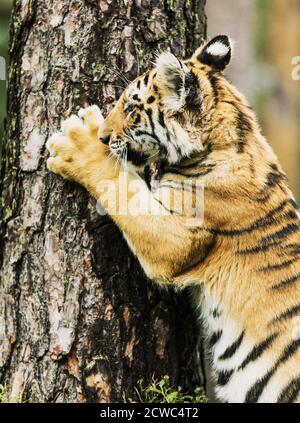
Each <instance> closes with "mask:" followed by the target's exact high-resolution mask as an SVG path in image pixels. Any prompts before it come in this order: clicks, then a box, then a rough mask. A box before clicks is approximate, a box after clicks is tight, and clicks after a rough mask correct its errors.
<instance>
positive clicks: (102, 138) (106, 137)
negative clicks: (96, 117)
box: [100, 135, 110, 145]
mask: <svg viewBox="0 0 300 423" xmlns="http://www.w3.org/2000/svg"><path fill="white" fill-rule="evenodd" d="M100 140H101V141H102V142H103V144H105V145H108V144H109V141H110V135H106V136H104V137H101V138H100Z"/></svg>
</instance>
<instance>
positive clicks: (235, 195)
mask: <svg viewBox="0 0 300 423" xmlns="http://www.w3.org/2000/svg"><path fill="white" fill-rule="evenodd" d="M231 48H232V47H231V43H230V40H229V39H228V37H226V36H219V37H216V38H214V39H213V40H211V41H210V42H209V43H207V44H206V45H205V46H203V47H200V48H199V49H198V50H197V51H196V52H195V54H194V55H193V56H192V58H191V59H189V60H185V61H180V60H178V59H177V58H176V57H175V56H173V55H172V54H171V53H163V54H162V55H161V56H160V57H159V58H158V60H157V63H156V66H155V67H154V68H153V69H151V70H149V71H148V72H146V73H145V74H144V75H142V76H141V77H139V78H137V79H136V80H135V81H133V82H132V83H131V84H130V85H129V86H128V87H127V88H126V89H125V91H124V93H123V94H122V96H121V98H120V99H119V100H118V102H117V104H116V106H115V108H114V109H113V110H112V112H111V113H110V114H109V115H108V117H107V118H106V119H105V120H104V119H103V118H102V115H101V113H100V111H99V109H98V108H97V107H95V106H92V107H90V108H87V109H85V110H84V111H82V112H81V115H80V117H76V116H73V117H71V118H70V119H68V120H67V121H66V122H65V123H64V125H63V132H64V134H59V135H55V136H53V137H51V138H50V140H49V141H48V143H47V147H48V149H49V151H50V153H51V155H52V157H50V158H49V159H48V162H47V165H48V168H49V169H50V170H52V171H53V172H55V173H57V174H59V175H61V176H63V177H65V178H69V179H73V180H75V181H77V182H78V183H80V184H82V185H83V186H85V187H86V188H87V189H88V190H89V192H90V193H91V194H92V195H93V196H94V197H95V198H97V199H98V200H100V201H101V203H102V205H103V207H104V208H106V210H107V212H108V213H109V214H110V215H111V216H112V218H113V219H114V220H115V222H116V224H117V225H118V226H119V228H120V229H121V230H122V232H123V233H124V236H125V238H126V239H127V241H128V243H129V245H130V247H131V248H132V250H133V251H134V253H135V254H136V256H137V257H138V259H139V261H140V263H141V265H142V266H143V268H144V270H145V272H146V273H147V275H148V276H149V277H150V278H152V279H154V280H156V281H158V282H159V283H161V284H165V283H168V284H173V285H174V286H176V287H180V288H181V287H184V286H187V285H199V284H201V285H202V286H203V299H202V301H201V304H200V299H199V307H200V309H201V313H202V316H203V319H204V321H205V324H206V326H207V344H208V347H209V349H210V351H211V357H212V365H213V369H214V375H215V380H216V393H217V396H218V397H219V399H220V400H221V401H225V402H299V401H300V288H299V287H300V231H299V226H300V221H299V210H298V206H297V204H296V203H295V200H294V198H293V195H292V193H291V191H290V189H289V187H288V184H287V179H286V176H285V174H284V172H283V170H282V168H281V166H280V164H279V163H278V159H277V157H276V155H275V154H274V152H273V151H272V149H271V147H270V146H269V144H268V143H267V141H266V140H265V139H264V137H263V136H262V134H261V130H260V128H259V125H258V123H257V120H256V117H255V114H254V112H253V111H252V110H251V108H250V107H249V105H248V103H247V101H246V100H245V98H244V97H243V96H242V95H241V94H240V93H239V92H238V91H237V90H236V89H235V88H234V87H233V86H232V84H231V83H230V82H228V80H227V79H226V78H225V76H224V75H223V73H222V71H223V70H224V68H225V67H226V65H227V64H228V63H229V61H230V58H231ZM99 137H100V138H101V140H102V143H101V142H100V141H99ZM283 142H284V140H283ZM154 161H155V162H157V163H159V164H160V177H159V180H158V181H157V185H156V186H155V189H150V187H149V181H148V182H147V180H146V179H145V177H144V169H145V168H146V169H149V165H151V164H152V163H153V162H154ZM121 173H124V174H126V177H127V183H128V185H127V186H130V184H132V183H138V184H139V190H138V191H137V192H133V191H132V190H131V189H130V188H124V186H122V187H121V185H120V182H119V181H120V174H121ZM107 181H109V182H110V183H111V184H110V188H109V190H108V191H107V190H105V184H107ZM198 182H200V183H201V186H202V187H203V190H204V197H203V201H202V204H201V207H202V208H203V212H204V215H203V219H200V220H199V219H198V218H196V217H195V215H194V214H192V215H187V214H186V213H183V212H182V207H181V205H182V187H183V184H186V187H187V188H186V191H187V196H189V197H190V199H191V201H192V202H193V201H194V202H196V200H195V198H196V197H195V196H196V195H197V183H198ZM124 190H125V191H126V192H124ZM124 194H126V195H124ZM124 198H126V200H124ZM137 200H138V202H140V207H139V212H138V214H135V213H134V212H131V211H129V212H127V213H123V214H121V213H119V212H118V210H120V208H122V207H123V206H124V204H122V201H126V202H127V203H128V204H129V203H130V202H132V201H137ZM112 204H114V206H112ZM128 204H126V205H128ZM149 204H150V205H153V206H155V207H156V210H157V211H158V213H155V214H153V213H152V212H151V210H152V209H151V210H150V207H149Z"/></svg>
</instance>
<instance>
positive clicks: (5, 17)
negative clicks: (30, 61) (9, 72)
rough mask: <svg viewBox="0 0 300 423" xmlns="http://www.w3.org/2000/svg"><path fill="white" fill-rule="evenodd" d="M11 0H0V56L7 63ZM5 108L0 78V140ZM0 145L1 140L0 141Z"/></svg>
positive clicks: (4, 92)
mask: <svg viewBox="0 0 300 423" xmlns="http://www.w3.org/2000/svg"><path fill="white" fill-rule="evenodd" d="M11 7H12V0H0V56H1V57H4V58H5V60H6V63H8V28H9V18H10V11H11ZM5 109H6V81H2V80H0V140H2V137H3V126H4V123H3V120H4V116H5ZM0 146H1V141H0Z"/></svg>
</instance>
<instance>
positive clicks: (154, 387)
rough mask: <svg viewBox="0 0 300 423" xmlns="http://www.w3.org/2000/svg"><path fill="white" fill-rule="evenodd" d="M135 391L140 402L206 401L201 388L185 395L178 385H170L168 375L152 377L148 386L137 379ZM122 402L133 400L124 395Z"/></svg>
mask: <svg viewBox="0 0 300 423" xmlns="http://www.w3.org/2000/svg"><path fill="white" fill-rule="evenodd" d="M136 393H137V395H138V398H139V402H141V403H159V404H168V403H205V402H207V401H208V399H207V397H206V395H205V394H204V391H203V389H202V388H200V387H199V388H196V389H195V391H194V393H193V395H187V394H185V393H184V392H183V391H182V388H181V387H180V386H178V387H177V388H174V387H172V386H171V385H170V378H169V376H164V377H163V378H162V379H161V380H156V379H154V378H153V379H152V380H151V382H150V384H149V385H148V386H145V385H144V382H143V381H139V383H138V387H137V388H136ZM124 402H134V401H133V400H132V399H128V398H126V397H125V396H124Z"/></svg>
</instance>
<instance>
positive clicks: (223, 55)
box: [192, 35, 233, 72]
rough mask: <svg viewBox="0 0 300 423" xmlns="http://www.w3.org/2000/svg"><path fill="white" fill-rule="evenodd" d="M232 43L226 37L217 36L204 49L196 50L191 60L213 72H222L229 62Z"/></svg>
mask: <svg viewBox="0 0 300 423" xmlns="http://www.w3.org/2000/svg"><path fill="white" fill-rule="evenodd" d="M232 52H233V41H232V40H231V39H230V38H229V37H228V36H227V35H218V36H217V37H215V38H213V39H212V40H210V41H209V42H208V43H207V44H206V45H205V46H204V47H200V48H199V49H198V50H196V52H195V54H194V56H193V58H192V59H194V60H195V61H199V62H201V63H203V64H204V65H208V66H210V67H211V68H212V70H213V71H216V72H220V71H223V70H224V69H225V68H226V66H227V65H228V63H229V62H230V59H231V56H232Z"/></svg>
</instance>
